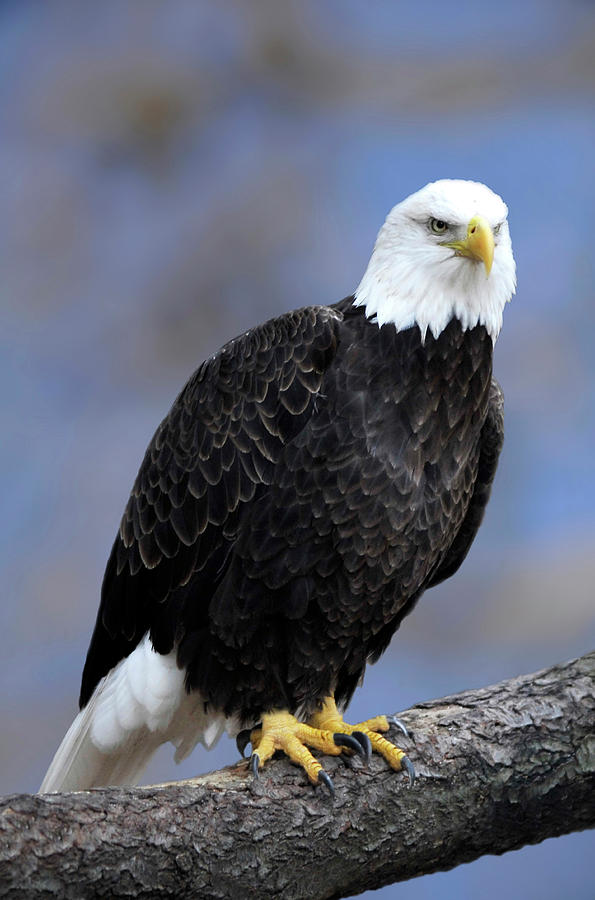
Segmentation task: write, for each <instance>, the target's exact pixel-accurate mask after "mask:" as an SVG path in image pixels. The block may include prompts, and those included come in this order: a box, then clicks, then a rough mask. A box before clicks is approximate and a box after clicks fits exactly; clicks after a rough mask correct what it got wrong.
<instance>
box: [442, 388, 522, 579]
mask: <svg viewBox="0 0 595 900" xmlns="http://www.w3.org/2000/svg"><path fill="white" fill-rule="evenodd" d="M503 441H504V394H503V392H502V388H501V387H500V385H499V384H498V382H497V381H496V379H495V378H492V381H491V385H490V397H489V403H488V413H487V417H486V420H485V423H484V425H483V428H482V431H481V446H480V453H479V462H478V468H477V479H476V481H475V486H474V489H473V494H472V496H471V502H470V504H469V508H468V509H467V514H466V516H465V518H464V519H463V523H462V525H461V527H460V528H459V530H458V532H457V534H456V537H455V539H454V540H453V542H452V544H451V545H450V548H449V550H448V553H447V554H446V556H445V558H444V559H443V560H442V562H441V564H440V566H439V567H438V569H437V570H436V572H435V573H434V575H433V576H432V578H431V580H430V581H429V582H428V584H427V585H426V587H428V588H431V587H434V586H435V585H437V584H440V582H441V581H445V580H446V579H447V578H450V576H451V575H454V573H455V572H456V571H457V569H458V568H459V566H460V565H461V564H462V562H463V560H464V559H465V557H466V556H467V553H468V552H469V548H470V547H471V544H472V543H473V540H474V538H475V535H476V534H477V531H478V529H479V526H480V525H481V522H482V520H483V516H484V513H485V509H486V506H487V502H488V500H489V499H490V494H491V491H492V484H493V481H494V476H495V474H496V468H497V466H498V459H499V457H500V451H501V449H502V443H503Z"/></svg>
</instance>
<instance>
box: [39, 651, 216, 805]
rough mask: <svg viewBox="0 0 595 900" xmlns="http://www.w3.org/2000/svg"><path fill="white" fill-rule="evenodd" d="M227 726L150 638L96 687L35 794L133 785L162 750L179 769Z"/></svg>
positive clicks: (173, 658) (174, 663) (214, 740)
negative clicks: (167, 749)
mask: <svg viewBox="0 0 595 900" xmlns="http://www.w3.org/2000/svg"><path fill="white" fill-rule="evenodd" d="M225 725H226V720H225V718H224V717H223V716H222V715H220V714H213V713H209V712H208V711H207V709H206V707H205V703H204V701H203V699H202V697H201V696H200V695H199V694H197V693H191V694H188V693H187V692H186V690H185V686H184V672H183V671H182V670H180V669H179V668H178V666H177V664H176V654H175V652H172V653H170V654H167V655H161V654H159V653H156V652H155V651H154V650H153V647H152V645H151V641H150V639H149V636H148V635H145V637H144V639H143V640H142V641H141V642H140V644H139V645H138V646H137V647H136V649H135V650H134V651H133V652H132V653H131V654H130V656H128V657H126V659H123V660H122V661H121V662H120V663H118V665H117V666H115V668H113V669H112V670H111V671H110V672H109V673H108V674H107V675H106V676H105V678H103V679H102V680H101V681H100V682H99V684H98V685H97V687H96V689H95V691H94V692H93V695H92V697H91V699H90V700H89V702H88V703H87V705H86V706H85V707H83V709H82V710H81V711H80V712H79V714H78V715H77V717H76V718H75V720H74V722H73V723H72V725H71V726H70V728H69V729H68V731H67V733H66V735H65V737H64V739H63V741H62V743H61V744H60V746H59V748H58V750H57V752H56V755H55V756H54V759H53V760H52V763H51V765H50V767H49V769H48V771H47V774H46V776H45V778H44V779H43V783H42V785H41V787H40V789H39V792H40V793H42V794H43V793H50V792H52V791H84V790H87V789H89V788H92V787H102V786H105V785H133V784H137V782H138V781H139V779H140V778H141V776H142V773H143V771H144V769H145V767H146V766H147V764H148V762H149V760H150V759H151V757H152V756H153V754H154V753H155V752H156V751H157V749H158V748H159V747H160V746H161V744H163V743H166V742H167V741H171V742H172V743H173V744H174V745H175V746H176V754H175V760H176V762H180V760H182V759H184V758H185V757H186V756H188V754H189V753H190V752H191V751H192V749H193V748H194V746H195V745H196V744H197V743H198V742H199V741H201V742H202V743H203V744H204V745H205V746H206V747H209V748H210V747H212V746H213V744H215V743H216V741H217V740H218V739H219V737H220V736H221V734H222V733H223V731H224V730H225Z"/></svg>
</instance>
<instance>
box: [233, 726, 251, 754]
mask: <svg viewBox="0 0 595 900" xmlns="http://www.w3.org/2000/svg"><path fill="white" fill-rule="evenodd" d="M249 743H250V730H249V729H248V728H246V729H245V730H244V731H240V732H239V734H238V736H237V737H236V747H237V748H238V752H239V754H240V756H242V757H244V758H245V757H246V754H245V752H244V751H245V750H246V747H247V746H248V744H249Z"/></svg>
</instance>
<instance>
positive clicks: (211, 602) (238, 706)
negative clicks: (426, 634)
mask: <svg viewBox="0 0 595 900" xmlns="http://www.w3.org/2000/svg"><path fill="white" fill-rule="evenodd" d="M502 435H503V429H502V395H501V392H500V389H499V386H498V385H497V383H496V382H495V381H494V380H493V379H492V339H491V338H490V337H489V336H488V334H487V332H486V330H485V329H484V327H483V326H481V325H478V326H476V327H475V328H471V329H469V330H466V331H465V330H463V329H462V327H461V325H460V323H459V322H458V321H457V320H456V319H453V320H452V321H451V322H450V324H449V325H448V326H447V327H446V328H445V329H444V331H443V332H442V333H441V334H440V335H439V337H438V338H434V337H433V336H432V335H431V334H430V333H429V334H428V335H427V337H426V339H425V342H424V343H422V340H421V334H420V331H419V328H418V327H417V326H413V327H411V328H408V329H405V330H403V331H397V330H396V329H395V327H394V326H393V325H392V324H387V325H384V326H382V327H378V325H377V324H375V323H374V322H371V321H370V320H368V319H366V316H365V313H364V310H363V309H362V308H361V307H355V306H354V305H353V298H347V299H346V300H343V301H341V302H340V303H338V304H336V305H335V306H332V307H309V308H306V309H302V310H298V311H296V312H291V313H288V314H286V315H284V316H281V317H280V318H278V319H274V320H272V321H270V322H268V323H266V324H265V325H262V326H260V327H258V328H255V329H253V330H251V331H249V332H247V333H246V334H244V335H242V336H241V337H239V338H237V339H235V340H233V341H231V342H230V343H228V344H227V345H226V346H225V347H224V348H223V349H222V350H221V351H220V352H219V353H218V354H216V355H215V356H213V357H212V358H211V359H209V360H208V361H207V362H205V363H204V364H203V365H202V366H201V367H200V368H199V369H198V370H197V372H196V373H195V374H194V375H193V376H192V378H191V379H190V381H189V382H188V384H187V385H186V387H185V388H184V390H183V391H182V393H181V394H180V395H179V397H178V398H177V400H176V401H175V403H174V405H173V407H172V409H171V411H170V412H169V414H168V415H167V417H166V418H165V419H164V421H163V422H162V423H161V425H160V426H159V428H158V430H157V432H156V434H155V436H154V438H153V440H152V441H151V443H150V445H149V448H148V450H147V453H146V455H145V458H144V460H143V463H142V465H141V468H140V471H139V474H138V476H137V479H136V482H135V485H134V488H133V491H132V494H131V496H130V499H129V501H128V505H127V507H126V511H125V513H124V516H123V518H122V523H121V526H120V531H119V534H118V537H117V538H116V541H115V543H114V547H113V549H112V553H111V556H110V559H109V562H108V566H107V570H106V574H105V579H104V584H103V591H102V599H101V606H100V609H99V614H98V618H97V624H96V627H95V632H94V634H93V638H92V641H91V646H90V648H89V653H88V657H87V662H86V665H85V670H84V674H83V682H82V689H81V698H80V699H81V704H82V705H84V704H85V703H86V702H87V701H88V699H89V697H90V696H91V694H92V692H93V690H94V688H95V686H96V685H97V683H98V681H99V679H100V678H101V677H102V676H103V675H105V674H106V673H107V672H108V671H109V670H110V669H111V668H112V667H113V666H114V665H115V664H116V663H117V662H118V661H119V660H120V659H121V658H123V657H124V656H127V655H128V654H129V653H130V652H131V651H132V650H133V649H134V648H135V646H136V645H137V644H138V642H139V641H140V640H141V638H142V637H143V636H144V634H145V633H146V632H147V631H149V632H150V635H151V638H152V641H153V644H154V647H155V649H156V650H157V651H159V652H160V653H168V652H170V651H171V650H172V648H174V647H177V657H178V662H179V664H180V665H182V666H183V667H184V668H185V670H186V673H187V674H186V684H187V688H188V689H189V690H194V689H196V690H198V691H199V692H200V693H201V695H202V697H203V698H204V700H205V701H206V702H207V703H208V704H209V706H210V707H211V708H213V709H221V710H223V711H224V712H225V714H226V715H229V714H238V715H239V717H240V719H241V720H242V721H243V722H244V723H245V724H246V725H252V724H254V723H255V722H258V721H259V719H260V717H261V715H262V713H263V712H264V711H267V710H270V709H273V708H287V709H289V710H290V711H292V712H293V711H296V710H297V709H300V710H304V711H306V712H311V711H313V710H314V709H315V708H316V705H317V703H318V702H319V701H320V700H321V699H322V698H323V697H326V696H328V695H329V694H331V693H332V692H333V691H334V692H335V696H336V698H337V701H338V702H339V703H341V702H343V703H345V702H346V701H348V699H349V698H350V696H351V694H352V692H353V690H354V688H355V686H356V684H357V682H358V680H359V678H360V676H361V674H362V672H363V670H364V667H365V665H366V662H367V661H368V660H374V659H376V658H378V656H379V655H380V654H381V653H382V652H383V650H384V649H385V648H386V646H387V645H388V642H389V641H390V639H391V637H392V635H393V633H394V631H395V630H396V629H397V628H398V626H399V624H400V622H401V620H402V619H403V617H404V616H405V615H406V614H407V613H408V612H409V611H410V610H411V609H412V607H413V605H414V604H415V602H416V600H417V599H418V598H419V596H420V595H421V593H422V592H423V591H424V590H425V589H426V588H428V587H431V586H432V585H435V584H437V583H438V582H440V581H442V580H443V579H444V578H447V577H449V576H450V575H451V574H453V572H455V571H456V569H457V568H458V567H459V565H460V564H461V562H462V560H463V559H464V557H465V555H466V554H467V551H468V549H469V547H470V545H471V542H472V540H473V538H474V536H475V533H476V531H477V528H478V527H479V524H480V522H481V519H482V516H483V511H484V508H485V504H486V502H487V500H488V497H489V493H490V488H491V484H492V479H493V477H494V472H495V468H496V464H497V460H498V454H499V451H500V447H501V444H502Z"/></svg>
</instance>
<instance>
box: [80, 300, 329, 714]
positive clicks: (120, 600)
mask: <svg viewBox="0 0 595 900" xmlns="http://www.w3.org/2000/svg"><path fill="white" fill-rule="evenodd" d="M341 320H342V314H341V312H339V311H337V310H336V309H331V308H329V307H307V308H304V309H301V310H296V311H294V312H291V313H287V314H286V315H284V316H281V317H279V318H277V319H273V320H271V321H269V322H267V323H265V324H264V325H261V326H259V327H257V328H254V329H252V330H251V331H248V332H246V333H245V334H243V335H241V336H240V337H239V338H236V339H235V340H233V341H230V342H229V343H228V344H226V345H225V346H224V347H223V348H222V349H221V350H220V351H219V352H218V353H217V354H215V355H214V356H213V357H211V358H210V359H208V360H207V361H206V362H205V363H203V365H201V366H200V367H199V369H198V370H197V371H196V372H195V373H194V375H193V376H192V377H191V378H190V380H189V381H188V383H187V384H186V386H185V387H184V389H183V390H182V392H181V393H180V395H179V396H178V398H177V399H176V401H175V402H174V404H173V406H172V408H171V410H170V412H169V413H168V415H167V416H166V418H165V419H164V420H163V422H162V423H161V424H160V426H159V427H158V429H157V431H156V433H155V435H154V436H153V439H152V440H151V443H150V444H149V447H148V449H147V452H146V454H145V457H144V459H143V462H142V464H141V467H140V470H139V473H138V476H137V478H136V481H135V483H134V487H133V489H132V493H131V495H130V498H129V500H128V504H127V506H126V509H125V511H124V515H123V517H122V520H121V523H120V529H119V533H118V535H117V537H116V540H115V542H114V545H113V548H112V551H111V555H110V558H109V560H108V564H107V568H106V572H105V576H104V580H103V586H102V592H101V603H100V607H99V611H98V615H97V621H96V625H95V630H94V632H93V637H92V639H91V644H90V647H89V651H88V654H87V660H86V663H85V668H84V671H83V678H82V685H81V694H80V704H81V706H84V705H85V704H86V703H87V701H88V700H89V698H90V696H91V694H92V693H93V690H94V688H95V686H96V685H97V683H98V681H99V680H100V679H101V678H102V677H103V676H104V675H105V674H106V673H107V672H108V671H109V670H110V669H112V668H113V667H114V666H115V665H116V664H117V663H118V662H119V661H120V660H121V659H122V658H124V657H125V656H127V655H129V654H130V653H131V652H132V650H134V648H135V647H136V646H137V644H138V643H139V641H140V640H141V638H142V637H143V635H144V634H146V633H147V631H149V630H150V632H151V637H152V640H153V644H154V646H155V649H156V650H157V651H159V652H161V653H168V652H169V651H170V650H171V649H172V647H173V645H174V642H175V640H176V638H177V637H178V636H177V635H176V634H175V633H174V629H175V623H176V622H177V621H179V616H177V615H176V608H179V609H181V608H182V606H183V605H184V603H185V601H186V599H187V595H188V594H189V590H190V589H189V584H190V583H192V596H193V602H195V603H196V602H200V604H201V606H202V607H204V610H205V615H206V610H207V608H208V604H209V600H210V598H211V596H212V594H213V592H214V591H215V590H216V588H217V585H218V582H219V580H220V579H221V577H222V574H223V573H224V571H225V569H226V562H227V559H228V557H229V554H230V552H231V549H232V547H233V543H234V540H235V537H236V534H237V529H238V523H239V517H240V513H241V508H242V506H243V504H245V503H246V502H248V501H251V500H253V499H254V498H255V496H256V495H257V494H258V492H263V491H264V490H266V486H267V485H268V484H269V483H270V481H271V478H272V473H273V469H274V465H275V463H276V461H277V460H278V458H279V456H280V454H281V452H282V449H283V447H284V446H285V445H286V444H287V442H288V441H290V440H291V439H292V438H293V437H294V436H295V435H296V434H298V433H299V432H300V431H301V429H302V428H303V427H304V425H305V424H306V422H307V421H308V419H309V417H310V415H311V413H312V409H313V405H314V399H315V397H316V396H317V393H318V391H319V389H320V385H321V381H322V378H323V375H324V372H325V371H326V369H327V367H328V365H329V363H330V361H331V360H332V358H333V357H334V354H335V351H336V346H337V330H338V325H339V323H340V322H341Z"/></svg>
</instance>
